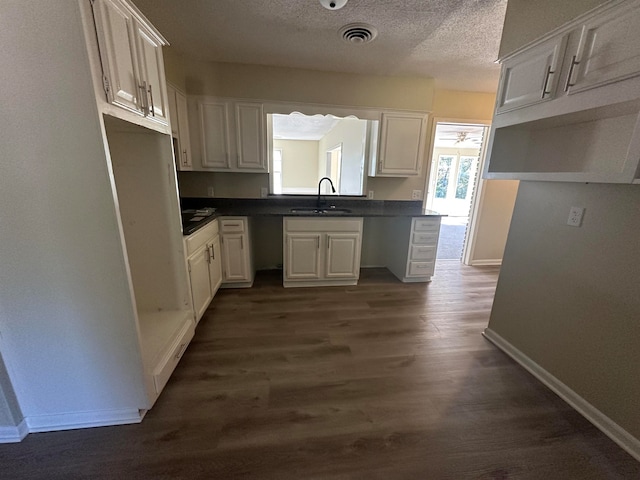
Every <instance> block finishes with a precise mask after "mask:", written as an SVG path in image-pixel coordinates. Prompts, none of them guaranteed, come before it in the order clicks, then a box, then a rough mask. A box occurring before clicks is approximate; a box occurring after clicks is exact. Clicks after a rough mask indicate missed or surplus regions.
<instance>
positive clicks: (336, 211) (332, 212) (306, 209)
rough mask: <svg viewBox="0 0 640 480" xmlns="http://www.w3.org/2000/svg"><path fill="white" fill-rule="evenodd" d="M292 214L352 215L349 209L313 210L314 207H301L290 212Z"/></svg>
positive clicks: (329, 208)
mask: <svg viewBox="0 0 640 480" xmlns="http://www.w3.org/2000/svg"><path fill="white" fill-rule="evenodd" d="M289 211H290V212H291V213H306V214H310V215H343V214H345V213H351V210H349V209H348V208H335V207H333V208H332V207H328V208H313V207H300V208H292V209H291V210H289Z"/></svg>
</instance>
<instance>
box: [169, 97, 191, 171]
mask: <svg viewBox="0 0 640 480" xmlns="http://www.w3.org/2000/svg"><path fill="white" fill-rule="evenodd" d="M167 97H168V103H169V113H170V120H171V122H170V123H171V135H172V136H173V139H174V144H175V148H174V150H175V152H174V153H175V156H176V167H177V168H178V170H192V169H193V164H192V159H191V140H190V136H189V117H188V113H187V97H186V96H185V95H184V93H182V92H181V91H179V90H177V89H176V88H175V87H173V86H172V85H170V84H167Z"/></svg>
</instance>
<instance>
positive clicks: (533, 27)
mask: <svg viewBox="0 0 640 480" xmlns="http://www.w3.org/2000/svg"><path fill="white" fill-rule="evenodd" d="M603 3H605V0H571V1H558V0H533V1H532V0H509V3H507V13H506V16H505V21H504V29H503V30H502V41H501V42H500V52H499V54H498V56H499V57H500V58H502V57H504V56H505V55H508V54H509V53H511V52H513V51H514V50H517V49H518V48H520V47H521V46H523V45H525V44H527V43H529V42H531V41H533V40H535V39H536V38H538V37H539V36H541V35H544V34H545V33H546V32H549V31H551V30H553V29H554V28H557V27H559V26H561V25H563V24H564V23H567V22H568V21H569V20H572V19H573V18H575V17H576V16H578V15H580V14H581V13H584V12H587V11H588V10H591V9H592V8H595V7H597V6H598V5H600V4H603Z"/></svg>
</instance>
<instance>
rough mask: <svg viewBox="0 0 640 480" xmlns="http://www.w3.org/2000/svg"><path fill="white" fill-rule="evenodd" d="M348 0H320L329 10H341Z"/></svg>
mask: <svg viewBox="0 0 640 480" xmlns="http://www.w3.org/2000/svg"><path fill="white" fill-rule="evenodd" d="M347 1H348V0H320V4H321V5H322V6H323V7H324V8H326V9H327V10H340V9H341V8H342V7H344V6H345V5H346V4H347Z"/></svg>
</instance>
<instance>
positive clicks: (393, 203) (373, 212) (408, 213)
mask: <svg viewBox="0 0 640 480" xmlns="http://www.w3.org/2000/svg"><path fill="white" fill-rule="evenodd" d="M323 199H325V197H323ZM180 202H181V206H182V211H183V214H182V225H183V228H182V232H183V233H184V234H185V235H190V234H191V233H193V232H195V231H196V230H198V229H199V228H201V227H203V226H204V225H206V224H207V223H209V222H210V221H212V220H213V219H215V218H217V217H220V216H238V217H256V216H275V217H284V216H291V217H442V216H445V215H442V214H440V213H437V212H433V211H431V210H427V211H426V212H425V211H423V210H422V202H421V201H419V200H418V201H414V200H366V199H359V198H358V199H354V198H344V197H342V198H340V197H331V196H328V197H326V199H325V203H324V204H323V208H325V209H327V210H330V209H331V206H334V207H335V208H339V209H348V210H350V212H348V213H331V214H317V213H315V214H314V213H312V212H296V213H292V212H291V209H292V208H315V207H316V206H317V200H316V198H315V197H304V196H302V197H289V196H287V197H270V198H207V197H204V198H193V197H190V198H186V197H185V198H181V199H180ZM207 208H212V209H215V213H214V212H211V213H209V214H208V215H204V216H203V215H202V214H200V215H198V212H199V211H204V210H205V209H207ZM194 216H198V217H203V218H201V219H200V220H197V221H191V219H192V218H193V217H194Z"/></svg>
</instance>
